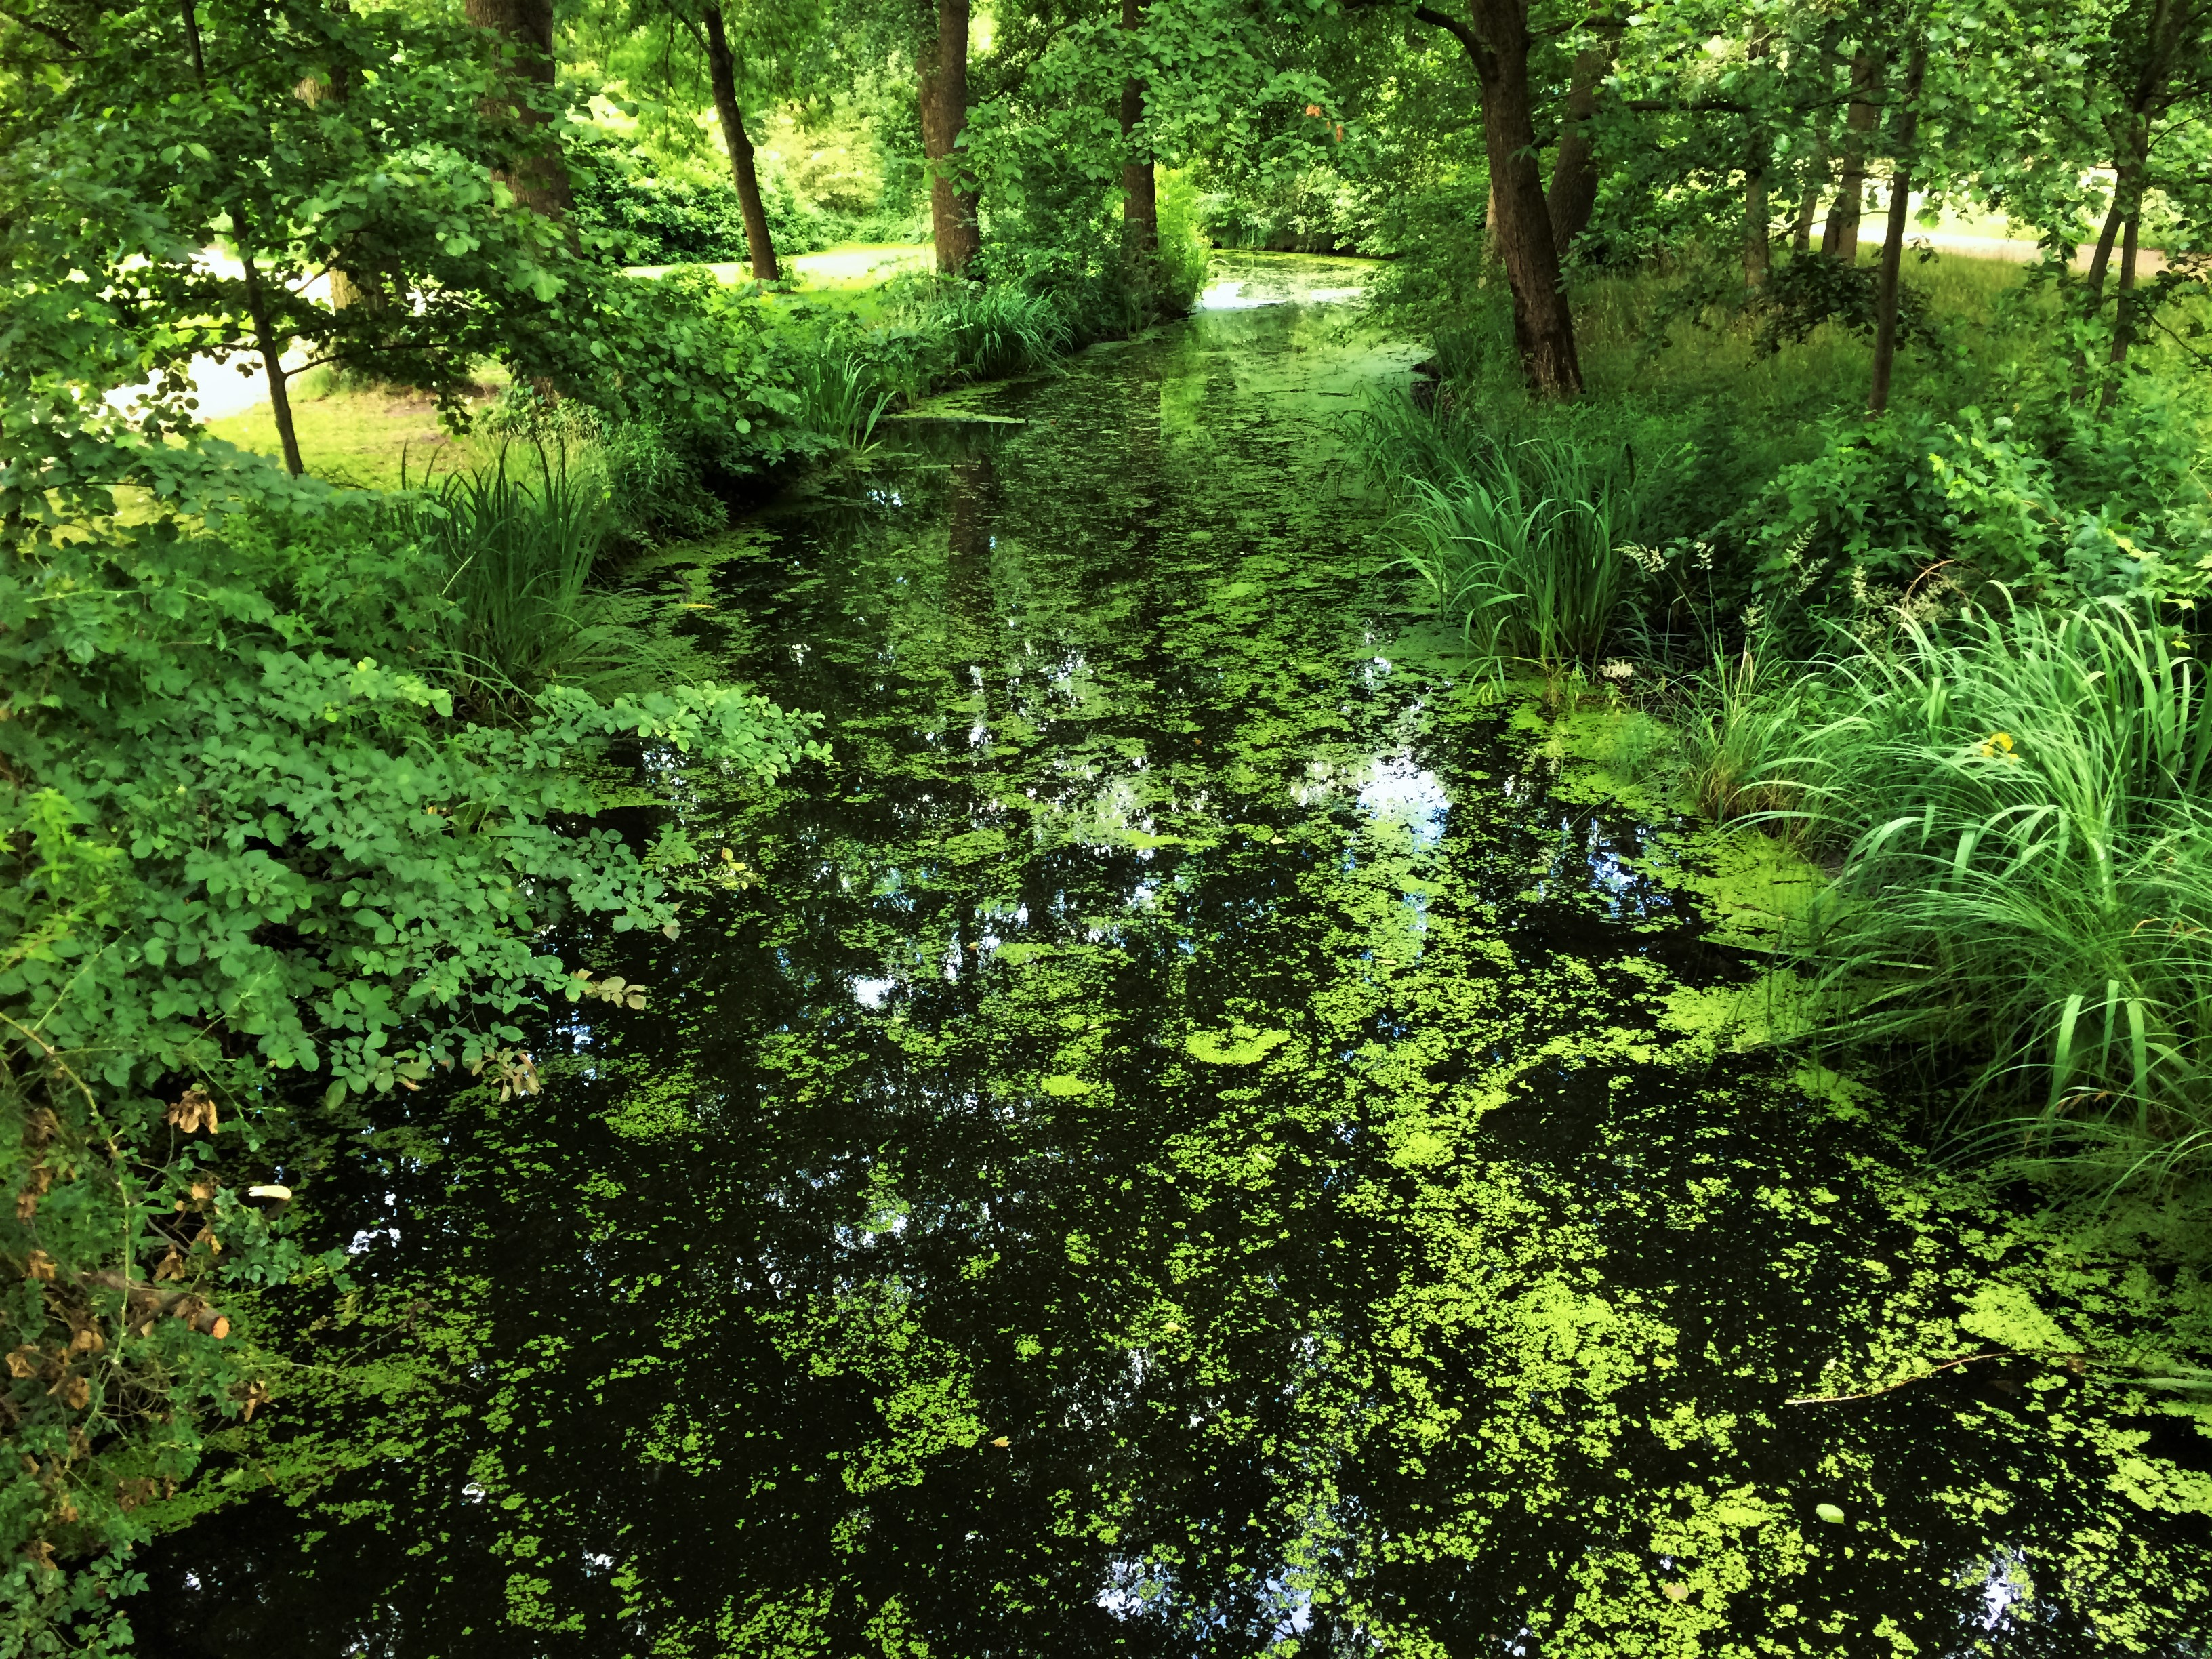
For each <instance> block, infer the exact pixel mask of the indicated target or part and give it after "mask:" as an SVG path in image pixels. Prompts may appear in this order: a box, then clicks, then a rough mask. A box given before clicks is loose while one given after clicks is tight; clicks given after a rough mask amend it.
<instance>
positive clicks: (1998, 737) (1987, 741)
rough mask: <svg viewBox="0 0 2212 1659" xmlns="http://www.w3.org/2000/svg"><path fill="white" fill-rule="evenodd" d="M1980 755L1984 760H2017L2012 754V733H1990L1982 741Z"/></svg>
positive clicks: (2017, 757)
mask: <svg viewBox="0 0 2212 1659" xmlns="http://www.w3.org/2000/svg"><path fill="white" fill-rule="evenodd" d="M1981 755H1982V757H1983V758H1984V760H1992V759H1994V760H2018V759H2019V758H2020V757H2019V756H2017V755H2015V754H2014V753H2013V741H2012V733H2011V732H1990V734H1989V736H1987V737H1986V738H1983V739H1982V747H1981Z"/></svg>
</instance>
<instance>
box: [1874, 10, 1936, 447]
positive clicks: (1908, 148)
mask: <svg viewBox="0 0 2212 1659" xmlns="http://www.w3.org/2000/svg"><path fill="white" fill-rule="evenodd" d="M1927 76H1928V44H1927V42H1926V40H1916V41H1914V42H1913V46H1912V55H1911V58H1910V59H1908V60H1907V63H1906V65H1905V87H1904V91H1903V97H1904V107H1903V108H1902V109H1901V110H1900V111H1899V112H1898V118H1897V129H1896V134H1895V138H1894V142H1893V145H1892V149H1893V153H1894V156H1895V159H1894V161H1893V163H1892V171H1891V173H1890V179H1889V222H1888V224H1887V228H1886V229H1885V230H1884V233H1883V235H1882V239H1881V275H1880V276H1879V278H1878V279H1877V280H1876V283H1875V301H1874V314H1875V327H1874V379H1873V381H1872V383H1871V385H1870V386H1869V388H1868V391H1867V412H1868V413H1869V414H1870V415H1879V414H1881V413H1882V412H1883V411H1884V410H1887V408H1888V407H1889V380H1890V374H1891V371H1892V370H1893V368H1895V366H1896V363H1897V305H1898V283H1899V280H1900V270H1901V267H1902V264H1903V262H1904V259H1905V214H1906V210H1907V205H1908V204H1909V203H1910V201H1911V194H1912V164H1913V160H1914V152H1915V148H1916V146H1917V143H1918V141H1919V137H1920V91H1921V87H1922V85H1923V82H1925V81H1926V79H1927Z"/></svg>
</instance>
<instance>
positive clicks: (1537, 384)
mask: <svg viewBox="0 0 2212 1659" xmlns="http://www.w3.org/2000/svg"><path fill="white" fill-rule="evenodd" d="M1468 3H1469V6H1470V9H1471V15H1470V20H1469V21H1462V20H1461V19H1459V18H1456V17H1451V16H1448V15H1445V14H1443V13H1442V12H1438V11H1436V10H1433V9H1431V8H1429V7H1427V6H1421V7H1419V8H1417V9H1415V11H1414V13H1413V15H1414V16H1415V17H1417V18H1419V20H1420V21H1422V22H1425V23H1427V24H1430V25H1431V27H1438V28H1443V29H1446V30H1448V31H1449V33H1452V34H1453V35H1454V36H1455V37H1456V38H1457V39H1458V40H1459V42H1460V44H1461V45H1462V46H1464V47H1466V49H1467V54H1468V58H1470V59H1471V60H1473V62H1474V73H1475V77H1476V79H1477V80H1478V81H1479V82H1480V84H1481V88H1482V137H1483V148H1484V149H1485V150H1486V151H1487V152H1488V155H1489V160H1490V191H1491V203H1492V216H1493V221H1494V222H1493V224H1492V229H1491V234H1490V247H1491V250H1492V252H1493V253H1494V254H1495V255H1496V257H1497V258H1498V263H1499V264H1502V265H1503V266H1504V268H1505V280H1506V283H1507V284H1508V285H1509V286H1510V288H1511V289H1512V291H1513V342H1514V345H1515V347H1516V349H1518V351H1519V353H1520V356H1521V373H1522V378H1523V379H1524V380H1527V381H1528V386H1529V389H1530V390H1531V391H1533V392H1536V393H1538V394H1539V395H1540V396H1543V397H1547V398H1572V397H1575V396H1577V394H1579V393H1580V392H1581V391H1582V389H1583V371H1582V364H1581V362H1579V361H1578V360H1577V357H1576V355H1575V324H1574V317H1573V314H1572V313H1571V312H1570V311H1569V310H1568V308H1567V296H1566V292H1565V289H1562V288H1561V287H1560V285H1559V248H1558V246H1557V245H1555V244H1554V243H1553V240H1552V218H1551V213H1550V210H1549V209H1548V208H1547V205H1546V204H1545V201H1544V177H1543V173H1541V170H1540V169H1539V168H1538V167H1537V165H1536V127H1535V122H1534V118H1533V114H1532V112H1531V105H1530V100H1529V96H1528V44H1529V43H1528V0H1468Z"/></svg>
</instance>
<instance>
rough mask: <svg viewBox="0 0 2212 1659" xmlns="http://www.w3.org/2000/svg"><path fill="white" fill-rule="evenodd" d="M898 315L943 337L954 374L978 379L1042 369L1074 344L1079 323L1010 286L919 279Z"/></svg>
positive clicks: (1039, 296)
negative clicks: (1076, 326) (1076, 327)
mask: <svg viewBox="0 0 2212 1659" xmlns="http://www.w3.org/2000/svg"><path fill="white" fill-rule="evenodd" d="M898 312H899V315H900V319H901V320H902V321H905V322H907V323H909V324H911V325H915V326H918V327H921V328H925V329H927V330H930V331H934V332H935V333H937V334H938V335H939V337H941V338H942V340H943V342H944V343H945V349H946V351H947V353H948V355H949V356H950V357H951V373H952V374H955V375H966V376H969V377H971V378H974V379H976V380H995V379H999V378H1001V377H1003V376H1006V375H1009V374H1023V373H1025V372H1027V371H1028V370H1030V369H1034V368H1044V367H1046V366H1048V365H1049V364H1051V363H1053V362H1057V361H1058V360H1059V359H1060V358H1061V357H1063V356H1066V355H1067V353H1068V352H1069V351H1071V350H1073V349H1074V346H1075V325H1074V323H1073V320H1072V319H1070V318H1069V316H1068V314H1067V313H1066V310H1065V309H1064V308H1063V307H1061V305H1060V302H1059V301H1057V300H1055V299H1054V297H1053V296H1052V295H1049V294H1044V293H1032V292H1030V290H1028V289H1023V288H1019V287H1017V286H1015V285H1014V284H1012V283H992V284H989V285H985V284H983V283H964V282H959V281H945V280H941V279H926V280H921V281H919V282H917V283H915V284H914V285H912V286H911V287H909V288H908V289H906V290H905V295H904V297H903V298H902V301H900V304H899V306H898Z"/></svg>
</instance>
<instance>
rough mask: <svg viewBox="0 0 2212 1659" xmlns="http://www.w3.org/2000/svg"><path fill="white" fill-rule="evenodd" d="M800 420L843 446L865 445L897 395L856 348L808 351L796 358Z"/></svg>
mask: <svg viewBox="0 0 2212 1659" xmlns="http://www.w3.org/2000/svg"><path fill="white" fill-rule="evenodd" d="M793 382H794V386H795V388H796V390H797V392H798V394H799V424H800V425H801V426H803V427H805V428H806V429H807V430H808V431H809V432H812V433H815V434H817V435H819V436H821V437H824V438H828V439H829V440H830V441H833V442H835V443H836V444H838V445H840V446H842V447H844V448H846V449H851V450H866V448H867V447H869V446H870V445H871V444H872V442H873V441H874V440H875V433H876V426H877V424H878V422H880V421H881V420H882V419H883V418H884V411H885V410H888V409H890V406H891V404H892V403H893V402H894V401H895V400H896V398H897V397H898V395H899V388H898V386H896V384H893V383H891V382H890V381H889V380H887V379H886V377H885V374H884V372H883V369H882V368H881V367H880V366H879V365H878V363H876V362H874V361H873V360H872V358H871V357H870V356H868V355H867V354H866V353H865V352H860V351H813V352H807V353H805V354H803V355H801V356H799V358H798V359H797V362H796V366H795V369H794V373H793Z"/></svg>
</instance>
